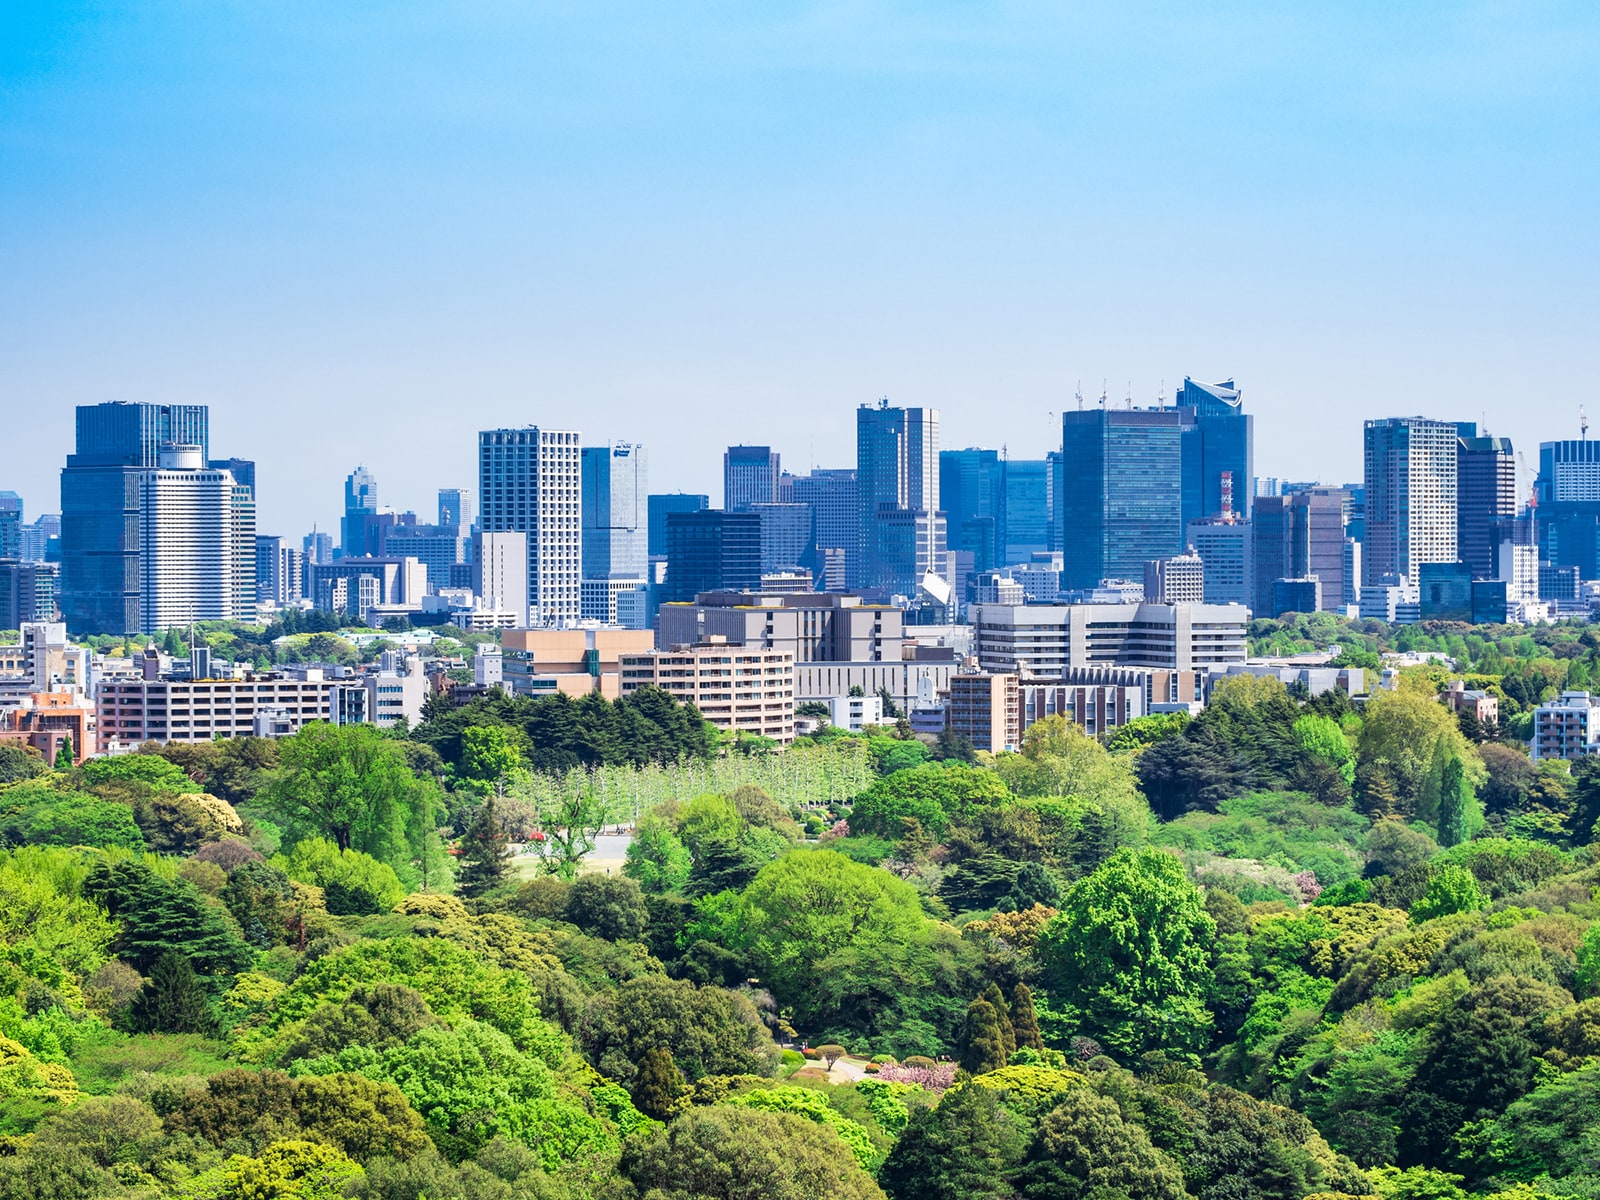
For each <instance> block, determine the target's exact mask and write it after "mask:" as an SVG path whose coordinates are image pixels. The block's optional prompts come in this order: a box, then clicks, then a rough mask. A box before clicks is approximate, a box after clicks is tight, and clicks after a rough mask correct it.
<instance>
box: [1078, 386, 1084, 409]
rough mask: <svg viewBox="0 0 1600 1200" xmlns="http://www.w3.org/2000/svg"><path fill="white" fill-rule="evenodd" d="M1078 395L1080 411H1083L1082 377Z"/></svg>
mask: <svg viewBox="0 0 1600 1200" xmlns="http://www.w3.org/2000/svg"><path fill="white" fill-rule="evenodd" d="M1077 397H1078V411H1079V412H1082V411H1083V380H1081V379H1080V380H1078V391H1077Z"/></svg>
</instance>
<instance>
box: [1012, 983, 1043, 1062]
mask: <svg viewBox="0 0 1600 1200" xmlns="http://www.w3.org/2000/svg"><path fill="white" fill-rule="evenodd" d="M1011 1027H1012V1028H1013V1029H1014V1030H1016V1036H1017V1049H1019V1050H1021V1049H1023V1048H1024V1047H1026V1048H1027V1049H1029V1050H1043V1049H1044V1038H1043V1037H1042V1036H1041V1035H1040V1033H1039V1015H1038V1012H1037V1011H1036V1010H1035V1008H1034V1006H1033V992H1032V991H1031V990H1030V989H1029V987H1028V985H1027V984H1025V983H1020V982H1019V983H1018V984H1017V986H1016V987H1015V988H1014V989H1012V992H1011Z"/></svg>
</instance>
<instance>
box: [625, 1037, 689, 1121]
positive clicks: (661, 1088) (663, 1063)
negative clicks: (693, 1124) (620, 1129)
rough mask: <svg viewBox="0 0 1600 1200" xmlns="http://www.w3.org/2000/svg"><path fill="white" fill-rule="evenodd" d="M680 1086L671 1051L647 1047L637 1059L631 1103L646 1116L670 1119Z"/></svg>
mask: <svg viewBox="0 0 1600 1200" xmlns="http://www.w3.org/2000/svg"><path fill="white" fill-rule="evenodd" d="M683 1090H685V1089H684V1088H683V1084H682V1079H681V1077H680V1076H679V1074H678V1066H677V1064H676V1063H674V1062H673V1061H672V1051H671V1050H668V1049H667V1048H666V1047H665V1046H663V1047H661V1048H660V1049H658V1050H646V1051H645V1052H644V1056H643V1057H642V1058H640V1059H639V1073H638V1075H636V1076H634V1080H633V1103H634V1106H635V1107H637V1108H638V1110H639V1111H640V1112H642V1113H644V1115H645V1116H647V1117H654V1118H655V1119H656V1120H658V1121H670V1120H671V1119H672V1115H673V1113H675V1112H676V1111H677V1110H678V1100H679V1095H680V1093H681V1092H682V1091H683Z"/></svg>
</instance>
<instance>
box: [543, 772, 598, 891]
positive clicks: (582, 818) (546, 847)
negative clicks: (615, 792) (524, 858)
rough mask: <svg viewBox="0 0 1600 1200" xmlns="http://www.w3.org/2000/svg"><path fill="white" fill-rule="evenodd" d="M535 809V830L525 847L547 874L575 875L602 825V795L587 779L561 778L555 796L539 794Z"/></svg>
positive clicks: (567, 877) (565, 877) (590, 852)
mask: <svg viewBox="0 0 1600 1200" xmlns="http://www.w3.org/2000/svg"><path fill="white" fill-rule="evenodd" d="M535 808H536V816H537V819H538V822H539V832H538V835H537V836H536V837H535V838H534V840H533V841H532V842H531V843H530V844H529V847H528V848H529V849H530V850H532V851H533V853H534V854H535V855H536V856H537V857H538V859H539V866H540V869H541V870H543V871H544V872H545V873H546V874H547V875H555V876H557V877H559V878H561V879H568V880H570V879H573V878H575V877H576V876H577V874H578V867H579V866H580V865H581V864H582V863H583V860H584V859H585V858H587V857H588V856H589V855H590V854H592V853H593V852H594V842H595V838H596V837H597V836H599V833H600V830H601V829H603V828H605V823H606V801H605V797H604V796H602V795H601V794H600V792H599V791H597V790H596V789H595V788H594V787H593V786H592V785H591V784H589V783H588V782H587V781H580V782H578V783H577V784H575V785H574V784H570V783H568V782H567V781H565V780H563V781H562V783H561V785H560V786H559V787H558V788H557V789H556V795H555V796H554V797H553V798H551V797H548V796H541V797H540V798H539V800H538V801H537V802H536V805H535Z"/></svg>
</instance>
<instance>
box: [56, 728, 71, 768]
mask: <svg viewBox="0 0 1600 1200" xmlns="http://www.w3.org/2000/svg"><path fill="white" fill-rule="evenodd" d="M56 770H58V771H70V770H72V736H71V735H70V734H68V735H67V736H66V737H64V738H62V739H61V749H59V750H57V751H56Z"/></svg>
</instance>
